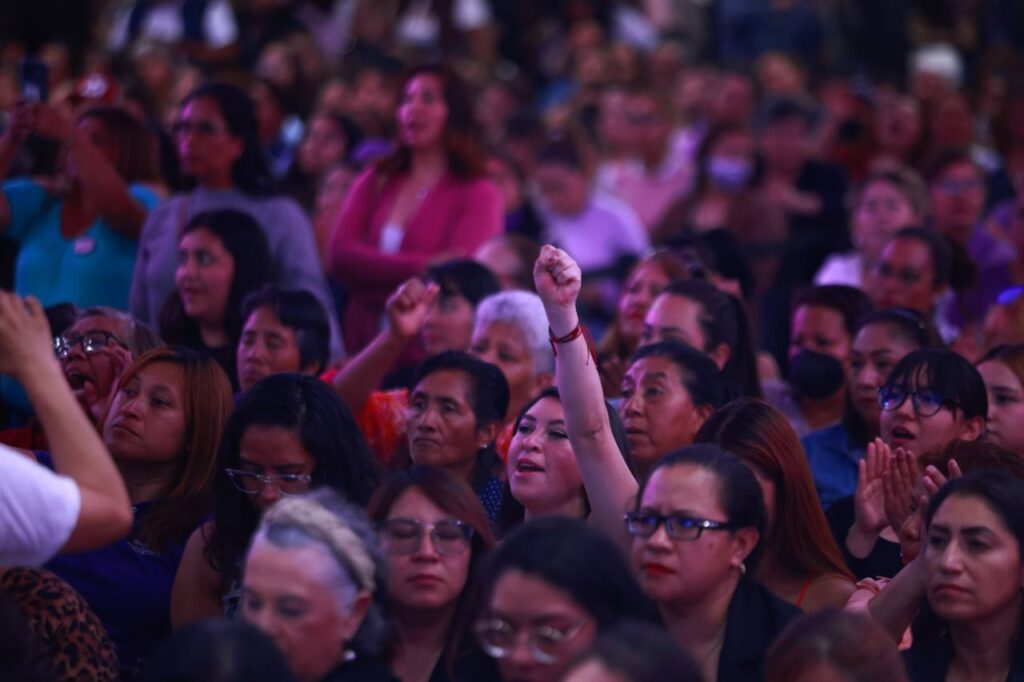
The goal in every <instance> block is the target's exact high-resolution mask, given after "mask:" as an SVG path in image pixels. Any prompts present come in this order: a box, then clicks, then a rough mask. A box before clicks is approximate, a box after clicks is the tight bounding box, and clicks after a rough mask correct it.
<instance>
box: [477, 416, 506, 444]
mask: <svg viewBox="0 0 1024 682" xmlns="http://www.w3.org/2000/svg"><path fill="white" fill-rule="evenodd" d="M499 429H501V422H491V423H490V424H488V425H487V426H481V427H480V428H479V429H477V430H476V443H477V445H478V446H480V449H481V450H483V449H484V448H485V447H487V446H488V445H490V444H491V443H492V442H493V441H494V439H495V438H497V437H498V430H499Z"/></svg>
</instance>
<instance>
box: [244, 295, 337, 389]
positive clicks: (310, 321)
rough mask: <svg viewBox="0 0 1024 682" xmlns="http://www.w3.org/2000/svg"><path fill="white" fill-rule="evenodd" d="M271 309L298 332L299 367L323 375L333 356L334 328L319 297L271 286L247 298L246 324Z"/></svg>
mask: <svg viewBox="0 0 1024 682" xmlns="http://www.w3.org/2000/svg"><path fill="white" fill-rule="evenodd" d="M263 307H268V308H270V309H271V310H272V311H273V312H274V315H275V316H276V317H277V319H278V321H280V322H281V324H283V325H284V326H285V327H288V328H289V329H291V330H292V331H293V332H294V333H295V343H296V345H297V346H298V347H299V368H300V369H302V370H303V371H305V370H307V369H309V368H312V369H313V373H314V374H320V373H321V372H322V371H324V368H326V367H327V362H328V361H329V360H330V356H331V349H330V346H331V327H330V324H329V323H328V322H327V312H326V311H325V310H324V307H323V305H321V304H320V301H318V300H317V298H316V296H314V295H313V294H311V293H309V292H308V291H306V290H305V289H280V288H278V287H277V286H276V285H274V284H267V285H266V286H264V287H263V288H262V289H260V290H259V291H255V292H253V293H251V294H249V295H248V296H246V297H245V302H244V303H242V318H241V319H242V325H243V327H244V325H245V323H246V321H248V319H249V317H250V316H251V315H252V314H253V313H254V312H256V311H257V310H259V309H260V308H263Z"/></svg>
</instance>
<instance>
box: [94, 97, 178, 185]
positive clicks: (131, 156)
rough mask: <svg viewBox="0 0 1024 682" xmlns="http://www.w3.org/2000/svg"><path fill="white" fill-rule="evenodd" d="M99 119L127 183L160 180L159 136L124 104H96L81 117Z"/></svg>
mask: <svg viewBox="0 0 1024 682" xmlns="http://www.w3.org/2000/svg"><path fill="white" fill-rule="evenodd" d="M89 119H95V120H96V121H98V122H99V123H100V125H102V126H103V129H104V132H105V133H106V134H107V136H108V137H109V138H110V142H111V143H112V145H113V148H114V168H115V169H116V170H117V174H118V175H120V176H121V179H122V180H124V181H125V182H126V183H134V182H151V183H159V182H160V181H161V180H160V148H159V141H158V140H157V137H156V135H154V134H153V132H152V131H151V130H149V129H148V128H146V126H144V125H143V124H142V123H141V122H140V121H139V120H138V119H136V118H135V117H134V116H132V115H131V114H129V113H128V112H127V111H125V110H124V109H123V108H122V107H93V108H91V109H87V110H86V111H85V112H84V113H83V114H82V115H81V116H79V117H78V122H79V123H82V122H84V121H87V120H89Z"/></svg>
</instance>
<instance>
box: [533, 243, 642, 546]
mask: <svg viewBox="0 0 1024 682" xmlns="http://www.w3.org/2000/svg"><path fill="white" fill-rule="evenodd" d="M533 278H534V283H535V284H536V286H537V293H538V294H539V295H540V297H541V300H542V301H543V302H544V310H545V312H547V316H548V323H549V324H550V326H551V338H552V343H553V344H554V345H555V349H556V351H557V353H556V355H555V380H556V382H557V385H558V390H559V393H560V395H561V398H562V400H561V402H562V408H563V409H564V411H565V427H566V431H567V432H568V434H569V442H570V443H571V444H572V449H573V452H574V453H575V455H576V459H577V461H578V462H579V467H580V474H581V476H582V478H583V485H584V487H585V488H586V491H587V496H588V497H589V498H590V499H591V500H593V501H594V502H593V503H592V504H593V506H592V508H591V513H590V514H591V516H590V518H591V519H592V520H593V522H594V523H596V524H597V525H598V527H599V528H601V529H602V530H604V531H606V532H607V533H609V534H610V535H611V537H613V538H615V539H616V540H617V542H618V544H619V546H620V547H623V548H626V547H628V545H629V538H628V535H627V534H626V533H625V530H624V528H623V526H622V514H623V512H625V510H626V508H627V507H628V504H629V501H630V500H631V499H633V498H634V497H635V496H636V493H637V483H636V479H635V478H634V477H633V474H632V473H631V472H630V471H629V467H628V466H627V465H626V460H625V459H624V458H623V456H622V452H620V451H619V446H618V445H617V444H616V443H615V438H614V436H613V434H612V429H611V424H610V421H609V419H608V411H607V409H606V408H605V403H604V393H603V392H602V391H601V377H600V375H599V374H598V372H597V361H596V359H595V356H594V353H593V350H592V348H591V345H590V344H591V339H590V336H589V332H587V331H586V330H585V329H584V328H583V327H582V325H581V323H580V319H579V317H578V316H577V314H576V297H577V296H579V293H580V286H581V284H582V278H581V274H580V267H579V265H577V264H576V261H574V260H573V259H572V258H571V257H570V256H569V254H567V253H566V252H565V251H562V250H561V249H557V248H555V247H554V246H551V245H550V244H548V245H545V246H544V248H543V249H541V252H540V258H538V259H537V264H536V265H535V266H534V270H533ZM598 500H600V501H601V504H597V501H598Z"/></svg>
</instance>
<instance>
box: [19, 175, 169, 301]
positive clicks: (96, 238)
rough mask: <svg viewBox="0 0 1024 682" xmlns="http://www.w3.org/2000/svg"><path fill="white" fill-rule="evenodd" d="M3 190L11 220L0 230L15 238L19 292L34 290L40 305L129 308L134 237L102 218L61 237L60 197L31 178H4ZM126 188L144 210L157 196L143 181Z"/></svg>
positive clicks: (134, 249) (20, 293) (136, 243)
mask: <svg viewBox="0 0 1024 682" xmlns="http://www.w3.org/2000/svg"><path fill="white" fill-rule="evenodd" d="M3 192H4V195H5V196H6V197H7V202H8V204H9V205H10V207H11V224H10V226H9V227H8V229H7V230H6V232H4V233H3V234H2V236H3V237H5V238H7V239H11V240H14V241H16V242H18V244H19V248H18V258H17V262H16V264H15V272H14V289H15V291H16V292H17V293H18V295H20V296H28V295H32V296H35V297H36V298H38V299H39V300H40V301H41V302H42V304H43V306H44V307H46V306H51V305H55V304H57V303H74V304H75V305H77V306H79V307H83V308H85V307H90V306H96V305H105V306H111V307H113V308H118V309H120V310H127V309H128V294H129V292H130V291H131V284H132V273H133V271H134V269H135V254H136V252H137V250H138V240H136V239H131V238H129V237H125V236H124V235H122V234H120V233H118V232H117V231H116V230H115V229H114V228H113V227H112V226H111V225H110V223H108V222H107V221H106V220H104V219H102V218H100V219H98V220H97V221H96V222H94V223H93V224H92V225H90V226H89V227H88V229H86V230H85V232H83V233H82V234H81V235H80V236H78V237H75V238H73V239H68V238H66V237H64V236H63V235H62V234H61V232H60V213H61V204H62V203H63V202H62V200H61V198H60V197H59V196H56V195H53V194H51V193H50V192H49V191H48V190H47V189H46V188H45V187H43V185H41V184H39V183H38V182H37V181H35V180H33V179H31V178H17V179H14V180H9V181H8V182H5V183H4V185H3ZM129 192H130V193H131V195H132V197H133V198H134V199H135V200H136V201H138V202H139V203H140V204H142V206H143V207H144V208H145V209H146V211H147V212H149V211H150V210H152V209H153V208H154V207H155V206H156V205H157V204H158V203H159V202H160V197H159V196H157V194H156V192H154V191H153V190H152V189H150V188H149V187H145V186H143V185H130V186H129Z"/></svg>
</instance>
